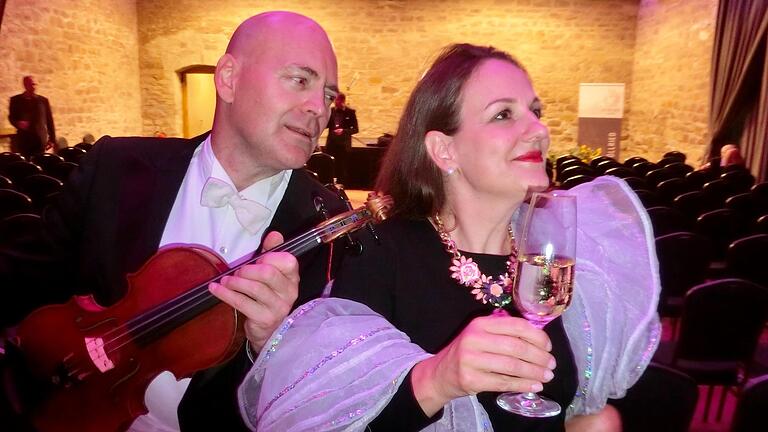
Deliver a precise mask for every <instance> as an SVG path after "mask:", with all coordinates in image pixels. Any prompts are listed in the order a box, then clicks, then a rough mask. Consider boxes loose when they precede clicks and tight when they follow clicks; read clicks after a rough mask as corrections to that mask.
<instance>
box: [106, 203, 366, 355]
mask: <svg viewBox="0 0 768 432" xmlns="http://www.w3.org/2000/svg"><path fill="white" fill-rule="evenodd" d="M360 213H362V212H361V211H357V212H355V213H353V214H351V215H350V216H348V217H346V218H344V219H341V220H339V221H337V222H336V223H335V224H331V225H327V226H322V227H316V228H314V229H312V230H310V231H308V232H306V233H304V234H302V235H300V236H298V237H296V238H294V239H292V240H289V241H288V242H286V243H283V244H281V245H280V246H278V247H276V248H273V249H272V250H270V251H269V252H274V251H279V252H289V253H291V251H296V250H299V249H301V248H302V247H305V246H308V245H311V243H312V242H317V241H318V240H319V238H320V237H322V236H323V235H332V234H334V233H335V232H336V231H338V230H339V228H337V227H347V226H349V225H350V220H351V222H352V225H355V223H356V224H357V225H362V224H363V223H365V222H367V221H368V219H369V218H370V215H368V216H364V217H363V220H358V221H355V220H354V218H356V217H358V216H360ZM309 240H311V242H308V241H309ZM320 243H322V241H320V242H318V243H317V244H318V245H319V244H320ZM262 255H263V254H259V256H257V257H255V258H253V259H251V260H249V261H247V262H246V263H243V264H241V265H239V266H237V267H235V268H233V269H230V270H228V271H226V272H224V273H222V274H220V275H218V276H216V277H215V278H213V279H211V280H209V281H208V282H205V283H204V284H202V285H199V286H198V287H196V288H194V289H192V290H189V291H187V292H186V293H184V294H182V295H180V296H179V297H177V298H176V299H173V300H178V299H182V298H183V300H182V301H181V302H179V303H178V304H176V305H174V306H172V307H171V308H169V309H167V310H164V311H162V312H160V313H158V314H156V315H154V316H152V317H150V318H149V319H145V316H146V314H147V313H145V314H141V315H138V316H137V317H134V318H132V319H131V320H129V321H127V322H126V323H124V324H122V325H121V326H118V327H116V328H115V329H112V330H110V332H107V333H105V336H106V335H107V334H109V333H113V332H115V331H117V330H123V329H125V328H127V327H128V326H129V325H130V324H133V323H134V322H136V321H140V325H139V326H137V327H135V328H131V329H129V330H126V331H124V332H123V333H121V334H119V335H117V336H116V337H114V338H113V339H111V340H109V341H107V342H105V343H104V346H105V347H106V346H107V345H108V344H109V345H113V344H114V343H115V342H117V341H118V340H119V339H122V338H123V337H125V336H129V339H128V340H127V341H126V342H124V343H122V344H120V345H118V346H110V347H109V348H108V349H107V350H105V354H110V353H113V352H115V351H116V350H119V349H120V348H122V347H124V346H125V345H127V344H128V343H129V342H130V341H132V340H133V339H136V338H139V337H141V336H143V335H145V334H147V333H148V332H151V331H153V330H155V329H157V328H160V327H161V326H162V325H164V324H165V323H167V322H168V321H171V320H173V319H175V318H176V317H179V316H181V315H183V314H185V313H187V312H188V311H190V310H192V309H194V308H195V307H197V306H199V305H201V304H203V303H204V302H205V301H207V300H208V299H210V298H211V297H212V294H210V292H209V291H208V284H209V283H210V282H212V281H215V280H217V279H220V278H222V277H224V276H226V275H228V274H231V273H233V272H234V271H235V270H237V269H239V268H240V267H242V266H243V265H246V264H249V263H252V262H255V261H256V260H258V259H259V257H261V256H262ZM190 293H191V295H190ZM201 297H202V298H201ZM182 307H184V308H183V309H180V310H179V308H182ZM158 319H160V321H159V322H157V320H158ZM142 320H143V321H142ZM137 330H138V333H137Z"/></svg>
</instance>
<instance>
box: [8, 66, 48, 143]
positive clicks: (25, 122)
mask: <svg viewBox="0 0 768 432" xmlns="http://www.w3.org/2000/svg"><path fill="white" fill-rule="evenodd" d="M22 82H23V83H24V93H22V94H18V95H16V96H13V97H11V103H10V106H9V108H8V120H9V121H10V122H11V124H12V125H13V127H15V128H16V137H15V138H14V141H13V143H12V146H11V147H12V149H13V151H15V152H18V153H21V154H22V156H24V157H26V158H29V157H30V156H32V155H33V154H37V153H43V152H45V149H47V148H50V147H52V146H54V145H55V142H56V128H55V127H54V125H53V114H52V113H51V105H50V104H49V103H48V99H47V98H45V97H44V96H40V95H38V94H35V86H36V85H37V83H35V80H34V79H33V78H32V77H31V76H25V77H24V79H23V80H22Z"/></svg>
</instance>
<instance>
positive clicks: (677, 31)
mask: <svg viewBox="0 0 768 432" xmlns="http://www.w3.org/2000/svg"><path fill="white" fill-rule="evenodd" d="M716 15H717V0H642V1H641V2H640V10H639V13H638V18H637V43H636V45H635V60H634V65H633V68H632V69H633V75H632V84H633V96H632V99H631V101H630V105H629V110H628V113H627V114H628V115H627V117H628V121H629V137H630V141H629V143H628V144H629V149H630V150H629V151H630V152H632V153H638V154H642V155H644V156H646V157H648V158H649V159H652V160H657V159H659V158H660V157H661V156H662V155H663V154H664V153H665V152H667V151H670V150H679V151H682V152H684V153H686V155H687V156H688V163H689V164H691V165H693V166H698V165H699V164H700V163H701V158H702V156H703V155H704V150H705V148H706V146H707V145H708V144H709V139H710V136H709V127H708V124H709V111H710V110H709V104H710V100H709V94H710V71H711V64H712V44H713V40H714V32H715V20H716Z"/></svg>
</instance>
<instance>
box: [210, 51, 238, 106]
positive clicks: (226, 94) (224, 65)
mask: <svg viewBox="0 0 768 432" xmlns="http://www.w3.org/2000/svg"><path fill="white" fill-rule="evenodd" d="M239 66H240V65H239V63H238V62H237V60H236V59H235V58H234V57H233V56H232V55H231V54H224V55H223V56H221V58H220V59H219V62H218V63H216V72H214V75H213V82H214V85H215V86H216V94H217V95H218V96H219V98H220V99H221V100H223V101H224V102H227V103H232V101H234V100H235V84H236V82H237V74H238V72H239Z"/></svg>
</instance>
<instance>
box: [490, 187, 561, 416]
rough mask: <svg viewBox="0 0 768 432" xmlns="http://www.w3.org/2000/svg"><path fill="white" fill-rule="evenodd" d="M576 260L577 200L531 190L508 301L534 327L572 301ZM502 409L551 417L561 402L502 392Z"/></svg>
mask: <svg viewBox="0 0 768 432" xmlns="http://www.w3.org/2000/svg"><path fill="white" fill-rule="evenodd" d="M575 258H576V198H575V197H573V196H568V195H562V194H559V193H557V192H555V193H534V194H533V196H532V197H531V201H530V205H529V206H528V211H527V212H526V215H525V220H524V221H523V229H522V232H521V233H520V234H519V238H518V254H517V266H516V271H515V283H514V286H513V289H512V299H513V302H514V305H515V307H516V308H517V310H518V312H520V314H521V315H522V316H523V317H524V318H525V319H527V320H528V321H530V322H531V324H533V325H534V326H536V327H538V328H544V326H546V325H547V324H548V323H549V322H550V321H552V320H553V319H555V318H557V317H558V316H560V314H562V313H563V312H564V311H565V309H567V308H568V306H569V305H570V304H571V294H572V293H573V276H574V264H575ZM496 403H497V404H498V405H499V406H500V407H501V408H503V409H505V410H507V411H510V412H513V413H516V414H520V415H523V416H526V417H552V416H555V415H558V414H560V411H561V407H560V405H559V404H558V403H557V402H555V401H552V400H549V399H546V398H543V397H540V396H539V395H537V394H536V393H533V392H528V393H503V394H501V395H499V396H498V397H497V398H496Z"/></svg>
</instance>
